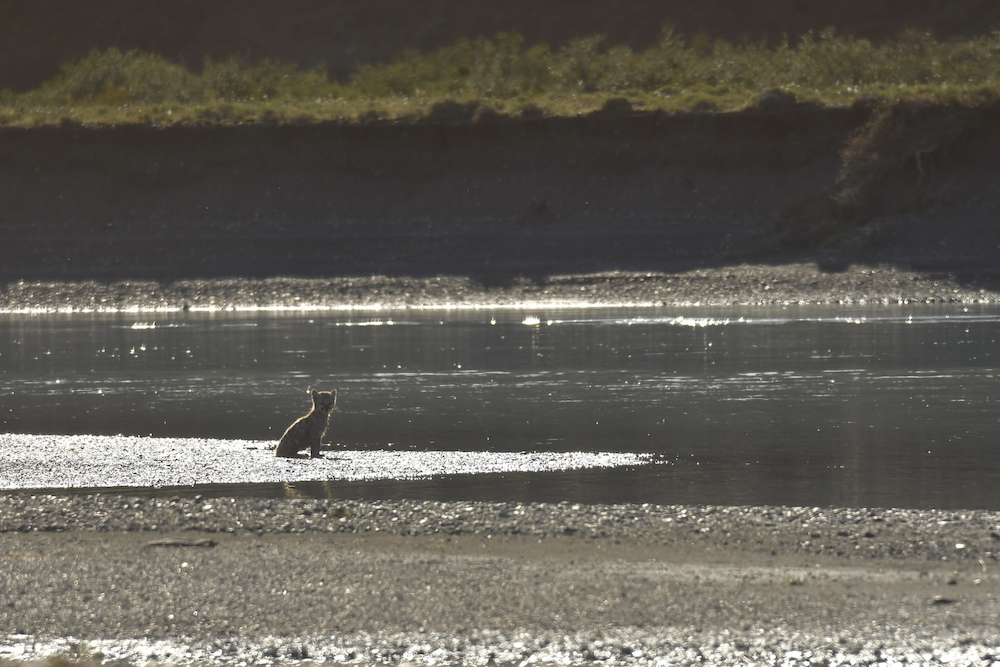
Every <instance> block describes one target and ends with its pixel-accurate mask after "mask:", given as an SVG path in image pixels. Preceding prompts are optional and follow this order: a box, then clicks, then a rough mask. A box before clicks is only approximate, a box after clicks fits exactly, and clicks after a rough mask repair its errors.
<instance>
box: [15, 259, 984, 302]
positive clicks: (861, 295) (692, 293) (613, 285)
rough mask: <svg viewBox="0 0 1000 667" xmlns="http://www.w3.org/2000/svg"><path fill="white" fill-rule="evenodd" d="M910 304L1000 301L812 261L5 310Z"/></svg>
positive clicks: (907, 275)
mask: <svg viewBox="0 0 1000 667" xmlns="http://www.w3.org/2000/svg"><path fill="white" fill-rule="evenodd" d="M908 303H927V304H931V303H955V304H991V303H1000V292H998V291H997V281H996V280H995V276H993V275H992V273H989V274H987V273H982V272H980V273H979V274H975V275H959V274H957V273H955V272H949V271H936V272H934V271H932V272H927V271H911V270H907V269H902V268H898V267H895V266H890V265H873V266H868V265H864V264H853V265H850V266H847V267H844V268H843V269H841V270H838V271H829V270H825V269H823V268H822V267H821V266H820V265H819V264H818V263H816V262H799V263H789V264H781V265H773V266H772V265H767V266H764V265H749V264H748V265H738V266H728V267H721V268H705V269H691V270H686V271H677V272H660V273H650V272H643V273H629V272H609V273H596V274H586V275H572V274H567V275H551V276H545V277H532V278H526V277H521V278H515V279H513V280H510V281H508V282H506V283H504V284H500V285H487V284H483V283H481V282H478V281H476V280H473V279H471V278H467V277H461V276H436V277H429V278H412V277H389V276H367V277H343V278H330V279H308V278H268V279H243V278H240V279H214V280H181V281H173V282H170V281H167V282H162V281H109V282H98V281H79V282H39V281H17V282H12V283H7V284H5V285H0V310H6V311H14V312H19V311H29V312H39V311H41V312H50V311H52V312H56V311H70V312H72V311H131V310H136V311H154V310H183V309H194V310H199V309H203V310H213V309H216V310H231V309H310V308H316V309H340V308H343V309H364V308H369V309H370V308H463V307H465V308H468V307H519V306H522V305H532V306H550V307H574V306H592V305H600V306H620V305H634V306H694V305H699V306H737V305H792V304H803V305H805V304H810V305H816V304H821V305H857V304H870V305H875V304H885V305H896V304H908Z"/></svg>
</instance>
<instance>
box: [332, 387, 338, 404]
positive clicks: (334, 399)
mask: <svg viewBox="0 0 1000 667" xmlns="http://www.w3.org/2000/svg"><path fill="white" fill-rule="evenodd" d="M332 393H333V404H334V405H336V404H337V390H336V389H334V390H333V392H332Z"/></svg>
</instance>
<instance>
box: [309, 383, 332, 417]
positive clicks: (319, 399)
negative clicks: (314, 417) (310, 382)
mask: <svg viewBox="0 0 1000 667" xmlns="http://www.w3.org/2000/svg"><path fill="white" fill-rule="evenodd" d="M312 399H313V407H314V408H315V409H317V410H319V411H320V412H322V413H324V414H326V413H329V412H331V411H332V410H333V409H334V408H335V407H337V390H336V389H334V390H333V391H316V390H315V389H313V390H312Z"/></svg>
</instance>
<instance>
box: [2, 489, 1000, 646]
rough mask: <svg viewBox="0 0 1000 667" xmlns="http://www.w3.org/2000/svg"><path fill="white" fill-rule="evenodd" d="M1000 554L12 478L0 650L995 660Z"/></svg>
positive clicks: (631, 518) (833, 514)
mask: <svg viewBox="0 0 1000 667" xmlns="http://www.w3.org/2000/svg"><path fill="white" fill-rule="evenodd" d="M998 552H1000V515H998V514H997V513H996V512H941V511H909V510H862V509H822V508H782V507H745V508H742V507H741V508H734V507H680V506H673V507H659V506H634V505H623V506H583V505H570V504H565V503H564V504H557V505H522V504H510V503H437V502H413V501H395V502H389V501H385V502H349V501H329V500H265V499H227V498H221V499H220V498H210V499H209V498H201V497H189V498H179V497H174V498H170V497H158V498H138V497H127V496H114V495H101V496H95V495H90V496H60V497H52V496H29V495H10V496H6V497H4V498H2V499H0V556H2V558H3V560H4V561H5V562H7V563H10V564H11V567H6V568H3V570H2V573H0V591H2V592H3V599H4V600H6V603H5V605H4V606H3V607H2V608H0V627H2V628H3V631H4V635H5V638H4V640H3V641H2V642H0V645H2V646H4V647H5V648H2V649H0V664H8V663H6V662H5V661H12V662H14V663H17V664H19V663H21V662H23V661H30V660H35V659H40V658H47V657H50V656H53V655H65V656H67V657H69V658H70V659H71V660H73V661H82V662H85V663H91V664H97V663H100V662H101V661H110V660H123V661H126V662H128V663H130V664H148V663H149V661H155V662H158V663H185V664H186V663H198V664H209V663H211V664H247V663H259V662H264V663H275V662H277V663H292V662H297V661H301V660H305V661H308V662H334V663H347V664H362V665H368V664H407V665H409V664H420V665H431V664H460V665H487V664H499V665H508V664H510V665H514V664H523V662H524V661H525V660H528V661H531V662H538V663H541V664H564V665H569V664H596V663H601V664H615V665H675V664H676V665H682V664H692V663H696V662H707V663H710V664H740V665H743V664H755V663H766V664H789V665H799V664H801V665H805V664H817V663H819V664H871V663H874V662H881V663H885V664H939V663H945V662H950V663H951V664H989V663H990V662H991V661H993V660H995V659H996V656H997V655H998V654H1000V632H998V630H997V628H998V627H1000V607H998V605H997V596H998V595H1000V575H998V570H997V555H996V554H997V553H998ZM53 601H57V604H52V602H53Z"/></svg>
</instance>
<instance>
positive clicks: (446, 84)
mask: <svg viewBox="0 0 1000 667" xmlns="http://www.w3.org/2000/svg"><path fill="white" fill-rule="evenodd" d="M998 80H1000V31H998V32H994V33H991V34H990V35H986V36H983V37H980V38H976V39H970V40H966V41H962V42H940V41H937V40H935V39H933V38H932V37H931V36H929V35H927V34H924V33H917V32H913V31H910V32H905V33H903V34H902V35H900V36H899V38H898V39H896V40H894V41H891V42H887V43H884V44H875V43H873V42H870V41H869V40H866V39H860V38H855V37H849V36H839V35H837V34H836V33H835V32H834V31H833V30H832V29H828V30H824V31H822V32H820V33H818V34H813V33H809V34H806V35H803V36H801V37H800V38H799V39H798V40H796V41H795V42H794V43H792V42H789V41H788V40H785V41H782V42H780V43H778V44H766V43H757V44H753V43H750V44H730V43H727V42H723V41H715V42H712V41H710V40H708V39H707V38H704V37H695V38H692V39H684V38H683V37H681V36H679V35H677V33H676V32H674V31H673V30H672V29H670V28H666V29H664V30H663V31H662V33H661V36H660V39H659V41H658V42H657V43H656V44H654V45H653V46H651V47H650V48H648V49H645V50H642V51H638V52H637V51H633V50H632V49H630V48H628V47H625V46H613V45H608V44H607V43H606V40H605V39H604V38H603V37H601V36H589V37H582V38H579V39H576V40H573V41H571V42H569V43H568V44H566V45H565V46H563V47H561V48H558V49H553V48H551V47H549V46H548V45H545V44H537V45H531V46H529V45H527V44H526V42H525V40H524V39H523V37H521V36H520V35H518V34H516V33H505V34H500V35H497V37H496V38H495V39H492V40H490V39H476V40H462V41H460V42H458V43H456V44H453V45H450V46H447V47H444V48H442V49H439V50H437V51H435V52H432V53H418V52H410V53H407V54H406V55H405V56H404V57H403V58H401V59H399V60H397V61H395V62H391V63H386V64H379V65H368V66H363V67H361V68H359V69H358V70H357V71H356V72H355V73H354V74H353V75H352V76H351V77H350V79H349V80H348V81H345V82H338V81H333V80H331V79H330V77H329V76H328V75H327V73H326V71H325V70H324V69H322V68H313V69H300V68H297V67H294V66H292V65H289V64H286V63H278V62H267V61H265V62H263V63H256V64H254V63H248V62H246V61H244V60H241V59H239V58H230V59H228V60H221V61H213V60H206V61H205V62H204V63H203V64H202V67H201V69H200V70H199V71H197V72H196V71H192V70H190V69H188V68H186V67H184V66H182V65H179V64H177V63H173V62H171V61H169V60H167V59H166V58H164V57H162V56H159V55H155V54H149V53H141V52H138V51H121V50H119V49H115V48H112V49H108V50H105V51H93V52H91V53H90V54H89V55H88V56H87V57H85V58H83V59H82V60H80V61H77V62H74V63H68V64H66V65H65V66H64V67H63V68H62V69H61V71H60V72H59V74H58V75H57V76H56V77H54V78H53V79H52V80H50V81H48V82H46V83H45V84H43V85H42V86H40V87H39V88H38V89H37V90H34V91H29V92H26V93H21V94H14V93H12V92H10V91H4V92H3V93H0V124H3V125H33V124H53V123H60V122H63V123H65V122H76V123H93V124H118V123H129V122H151V123H164V124H174V123H206V122H207V123H235V122H289V121H293V120H294V121H299V122H307V121H324V120H331V119H335V120H355V121H356V120H359V119H361V118H371V117H373V114H374V116H376V117H378V118H382V119H405V118H411V119H412V118H418V117H422V116H424V115H426V114H427V113H428V111H429V110H430V109H432V108H434V107H435V105H438V104H440V103H442V102H445V101H449V100H450V101H453V102H455V103H458V104H470V103H473V102H477V103H481V104H483V105H484V106H489V107H490V108H492V109H494V110H496V111H497V112H499V113H506V114H512V115H513V114H517V113H519V112H520V110H521V109H525V108H529V107H530V108H533V109H540V110H542V111H543V113H548V114H553V115H575V114H580V113H589V112H592V111H594V110H597V109H600V108H602V107H603V106H604V104H605V103H606V102H607V101H608V100H609V99H613V98H625V99H627V100H628V101H629V102H630V103H632V104H633V106H635V107H637V108H644V109H662V110H665V111H687V110H703V111H726V110H732V109H740V108H744V107H746V106H750V105H754V104H756V102H757V101H758V100H760V99H761V95H762V94H764V93H766V92H767V91H775V90H777V91H784V92H786V93H788V94H790V95H794V98H795V100H798V101H799V102H811V103H816V104H823V105H846V104H850V103H852V102H854V101H856V100H859V99H869V100H888V101H892V100H899V99H908V98H914V97H923V98H929V99H933V100H935V101H938V102H945V101H957V102H959V103H962V102H963V100H966V99H969V98H970V96H972V97H978V98H979V99H980V100H981V99H982V98H983V96H984V95H985V96H986V97H987V98H988V99H989V100H990V101H992V100H993V99H995V98H996V97H997V94H996V90H997V81H998Z"/></svg>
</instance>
